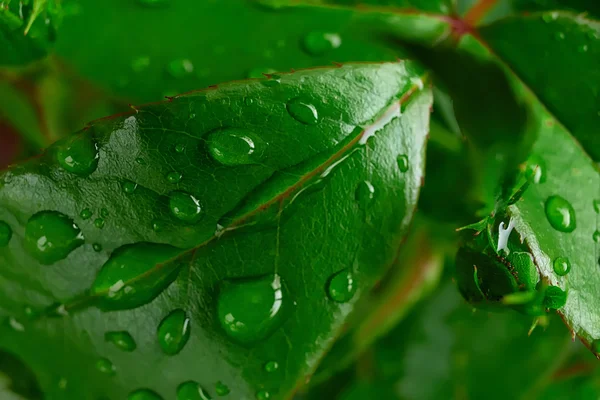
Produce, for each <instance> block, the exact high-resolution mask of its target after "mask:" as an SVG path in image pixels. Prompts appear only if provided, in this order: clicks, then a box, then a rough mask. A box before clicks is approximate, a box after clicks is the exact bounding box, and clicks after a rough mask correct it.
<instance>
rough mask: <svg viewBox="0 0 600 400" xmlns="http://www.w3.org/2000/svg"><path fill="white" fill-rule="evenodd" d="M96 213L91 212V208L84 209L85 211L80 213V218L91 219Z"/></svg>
mask: <svg viewBox="0 0 600 400" xmlns="http://www.w3.org/2000/svg"><path fill="white" fill-rule="evenodd" d="M93 214H94V213H93V212H92V210H90V209H89V208H84V209H83V210H81V212H80V213H79V216H80V217H81V218H82V219H90V218H91V217H92V215H93Z"/></svg>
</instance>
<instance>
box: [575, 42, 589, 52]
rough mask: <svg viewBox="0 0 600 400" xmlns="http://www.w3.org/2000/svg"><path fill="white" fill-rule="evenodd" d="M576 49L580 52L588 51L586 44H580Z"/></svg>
mask: <svg viewBox="0 0 600 400" xmlns="http://www.w3.org/2000/svg"><path fill="white" fill-rule="evenodd" d="M577 51H579V52H580V53H585V52H586V51H588V45H587V44H582V45H581V46H579V47H577Z"/></svg>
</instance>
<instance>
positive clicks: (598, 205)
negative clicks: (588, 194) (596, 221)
mask: <svg viewBox="0 0 600 400" xmlns="http://www.w3.org/2000/svg"><path fill="white" fill-rule="evenodd" d="M594 211H596V214H600V200H594Z"/></svg>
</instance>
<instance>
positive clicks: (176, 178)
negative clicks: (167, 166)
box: [167, 171, 183, 183]
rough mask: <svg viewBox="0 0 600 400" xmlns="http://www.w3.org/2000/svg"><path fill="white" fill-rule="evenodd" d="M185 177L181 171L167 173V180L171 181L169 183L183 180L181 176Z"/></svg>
mask: <svg viewBox="0 0 600 400" xmlns="http://www.w3.org/2000/svg"><path fill="white" fill-rule="evenodd" d="M182 177H183V175H181V174H180V173H179V172H175V171H172V172H169V173H168V174H167V180H168V181H169V183H177V182H179V181H181V178H182Z"/></svg>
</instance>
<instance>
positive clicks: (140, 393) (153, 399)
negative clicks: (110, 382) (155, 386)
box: [127, 389, 163, 400]
mask: <svg viewBox="0 0 600 400" xmlns="http://www.w3.org/2000/svg"><path fill="white" fill-rule="evenodd" d="M127 400H163V398H162V397H161V396H160V395H159V394H158V393H156V392H155V391H154V390H150V389H138V390H135V391H133V392H131V393H129V396H127Z"/></svg>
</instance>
